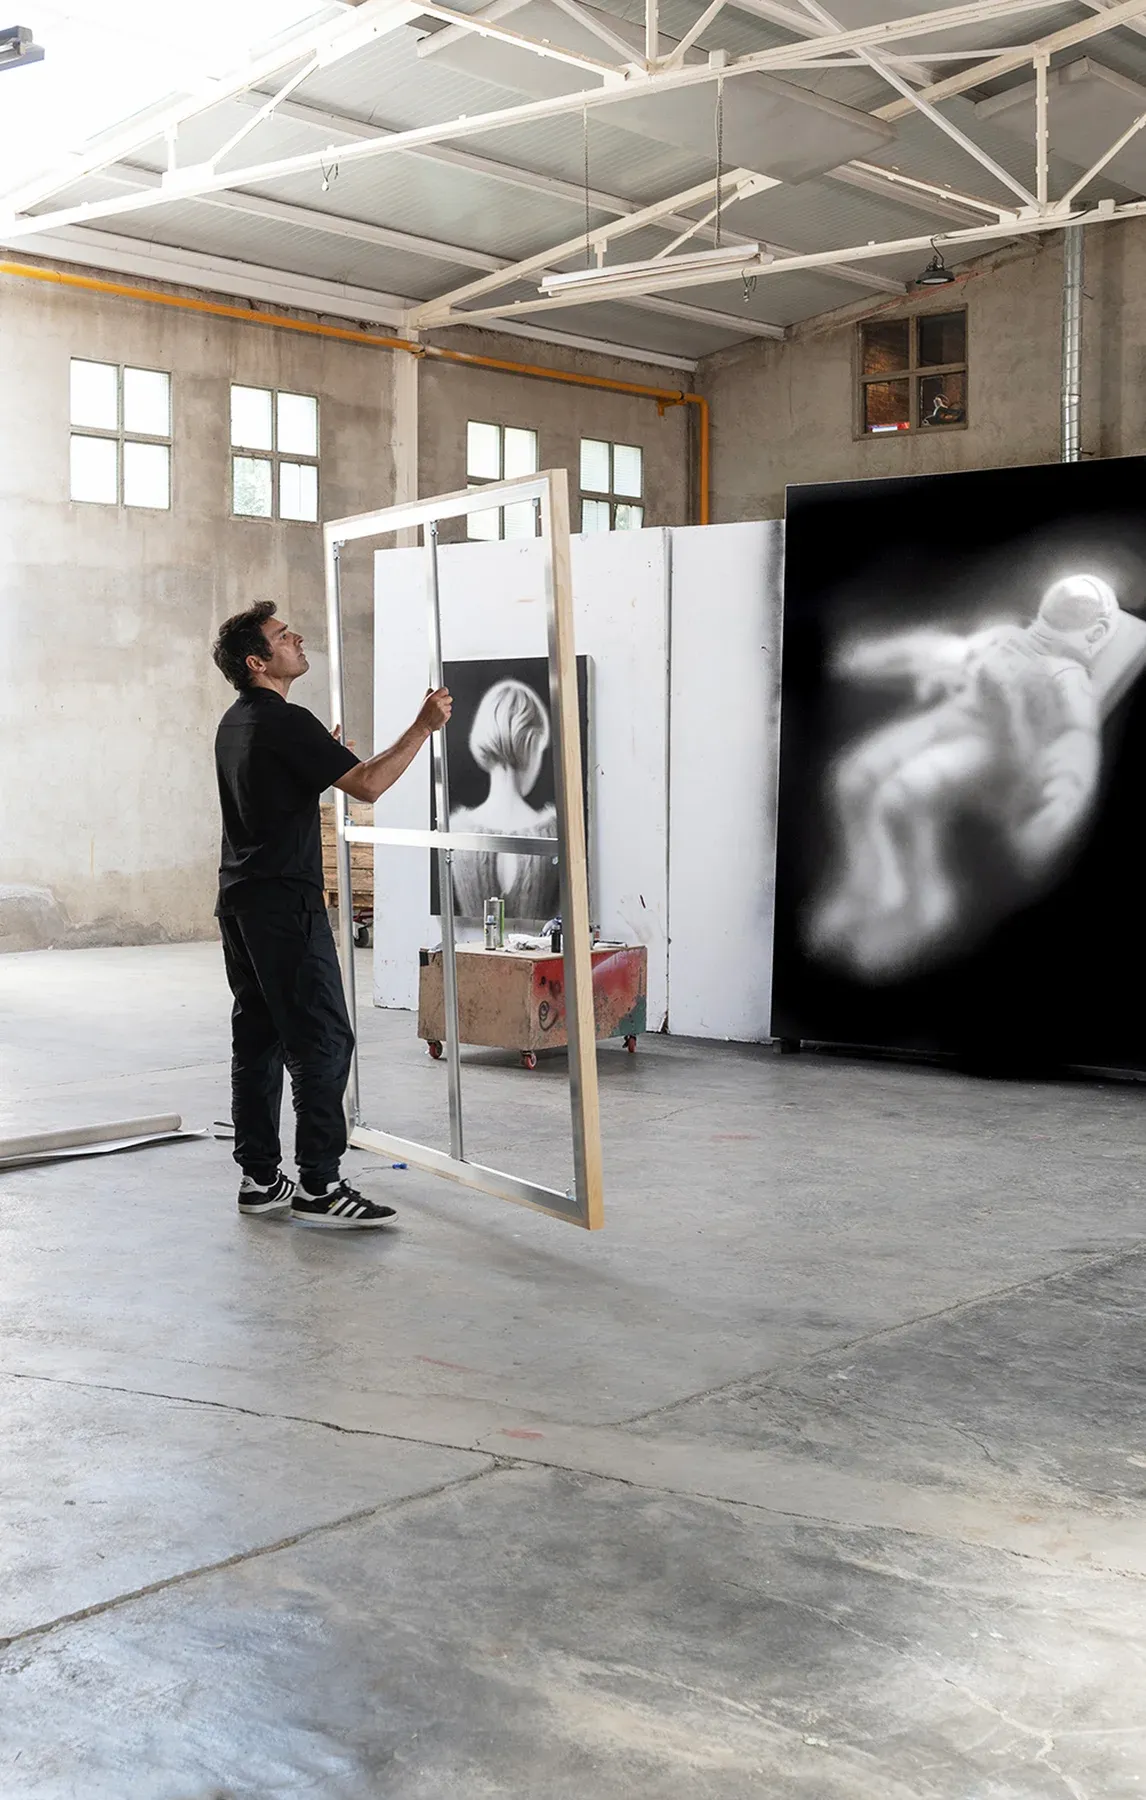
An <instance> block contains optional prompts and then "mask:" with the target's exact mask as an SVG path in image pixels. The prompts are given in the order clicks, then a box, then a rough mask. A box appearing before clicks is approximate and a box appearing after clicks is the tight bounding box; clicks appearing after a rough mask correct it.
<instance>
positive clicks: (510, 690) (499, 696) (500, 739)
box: [470, 681, 549, 774]
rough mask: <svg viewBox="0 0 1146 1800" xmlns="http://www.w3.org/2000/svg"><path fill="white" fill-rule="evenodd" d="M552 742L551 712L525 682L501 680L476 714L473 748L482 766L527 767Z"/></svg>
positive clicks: (471, 737)
mask: <svg viewBox="0 0 1146 1800" xmlns="http://www.w3.org/2000/svg"><path fill="white" fill-rule="evenodd" d="M548 743H549V714H548V713H547V712H546V710H545V708H544V706H543V705H542V704H541V701H540V700H539V699H538V697H537V695H536V694H535V693H534V691H533V689H532V688H531V687H526V685H525V683H524V681H499V682H497V683H496V684H495V685H494V686H493V687H491V688H490V689H489V691H488V693H486V694H485V695H484V696H483V698H482V701H481V704H480V705H479V707H478V709H477V712H476V713H475V715H474V722H473V729H472V731H471V732H470V750H471V752H472V754H473V759H474V761H475V762H476V763H477V764H478V766H479V768H482V769H485V771H486V772H487V774H488V772H489V771H490V770H491V769H498V768H502V769H518V770H525V769H527V768H528V767H529V764H530V762H531V761H532V759H533V757H534V756H535V754H536V753H537V751H538V750H544V749H545V748H546V747H547V745H548Z"/></svg>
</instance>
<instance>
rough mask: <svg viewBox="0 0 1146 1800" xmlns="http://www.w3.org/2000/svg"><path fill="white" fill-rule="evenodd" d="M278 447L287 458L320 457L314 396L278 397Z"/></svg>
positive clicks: (283, 395)
mask: <svg viewBox="0 0 1146 1800" xmlns="http://www.w3.org/2000/svg"><path fill="white" fill-rule="evenodd" d="M276 447H277V449H278V450H279V452H280V454H283V453H285V454H286V455H287V456H317V455H318V401H317V400H316V399H315V398H314V396H313V395H312V394H280V395H279V396H278V442H277V446H276ZM291 517H292V518H293V517H294V514H293V513H292V514H291Z"/></svg>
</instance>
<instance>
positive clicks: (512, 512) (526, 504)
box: [501, 500, 537, 538]
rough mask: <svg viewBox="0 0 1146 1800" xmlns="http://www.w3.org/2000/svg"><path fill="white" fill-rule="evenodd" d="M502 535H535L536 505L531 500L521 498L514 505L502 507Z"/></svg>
mask: <svg viewBox="0 0 1146 1800" xmlns="http://www.w3.org/2000/svg"><path fill="white" fill-rule="evenodd" d="M502 519H503V524H502V533H501V535H502V537H507V538H531V537H536V536H537V507H536V504H535V503H534V502H533V501H532V500H521V501H519V502H518V504H517V505H516V506H506V507H503V508H502Z"/></svg>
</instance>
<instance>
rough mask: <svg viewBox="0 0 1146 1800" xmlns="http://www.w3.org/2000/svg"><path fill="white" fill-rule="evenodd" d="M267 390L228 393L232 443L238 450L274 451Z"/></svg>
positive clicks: (241, 388) (246, 388) (248, 388)
mask: <svg viewBox="0 0 1146 1800" xmlns="http://www.w3.org/2000/svg"><path fill="white" fill-rule="evenodd" d="M273 398H274V396H273V395H272V393H271V390H270V388H252V387H233V388H232V389H231V442H232V444H234V445H236V446H237V447H238V448H239V449H240V450H273V449H274V426H273V418H272V413H271V402H272V400H273Z"/></svg>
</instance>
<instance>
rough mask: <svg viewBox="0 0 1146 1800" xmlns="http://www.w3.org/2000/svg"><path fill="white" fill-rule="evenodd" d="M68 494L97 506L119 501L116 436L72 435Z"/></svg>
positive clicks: (74, 498)
mask: <svg viewBox="0 0 1146 1800" xmlns="http://www.w3.org/2000/svg"><path fill="white" fill-rule="evenodd" d="M71 495H72V499H73V500H88V501H93V502H95V503H96V504H98V505H100V506H115V505H117V504H118V502H119V442H118V440H117V439H116V438H101V437H80V436H79V435H78V434H76V435H74V436H73V438H72V449H71Z"/></svg>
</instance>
